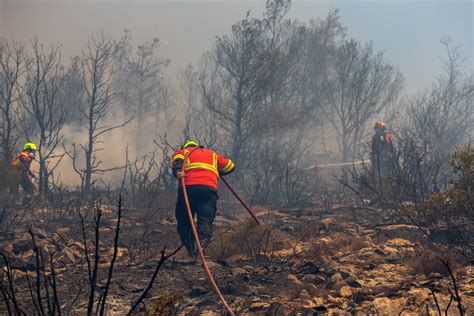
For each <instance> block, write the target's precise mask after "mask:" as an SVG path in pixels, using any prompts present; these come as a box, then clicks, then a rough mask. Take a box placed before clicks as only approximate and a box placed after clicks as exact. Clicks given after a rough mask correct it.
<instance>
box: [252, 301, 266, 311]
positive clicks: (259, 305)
mask: <svg viewBox="0 0 474 316" xmlns="http://www.w3.org/2000/svg"><path fill="white" fill-rule="evenodd" d="M267 307H270V303H268V302H261V301H258V302H253V303H252V304H250V310H253V311H255V310H259V309H263V308H267Z"/></svg>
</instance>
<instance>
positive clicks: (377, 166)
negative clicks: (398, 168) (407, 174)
mask: <svg viewBox="0 0 474 316" xmlns="http://www.w3.org/2000/svg"><path fill="white" fill-rule="evenodd" d="M371 151H372V152H371V163H372V172H374V173H380V174H381V175H384V176H385V175H388V173H389V172H390V170H392V168H393V167H394V164H395V160H396V153H395V147H394V145H393V139H392V134H391V133H390V132H388V131H387V126H386V125H385V122H383V121H378V122H376V123H375V126H374V135H373V137H372V147H371Z"/></svg>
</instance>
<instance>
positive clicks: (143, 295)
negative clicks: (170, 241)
mask: <svg viewBox="0 0 474 316" xmlns="http://www.w3.org/2000/svg"><path fill="white" fill-rule="evenodd" d="M182 247H183V245H181V246H179V247H178V248H177V249H176V250H175V251H173V252H172V253H170V254H169V255H166V254H165V252H166V246H165V247H163V249H162V250H161V258H160V261H159V262H158V264H157V265H156V268H155V272H154V273H153V276H152V277H151V279H150V282H149V283H148V286H147V287H146V289H145V290H144V291H143V293H142V294H141V295H140V297H139V298H138V300H136V301H135V302H134V303H133V304H132V307H131V308H130V310H129V311H128V313H127V316H130V315H131V314H132V312H133V311H134V310H135V309H136V308H137V307H138V305H140V303H141V302H142V301H143V299H144V298H145V297H146V296H147V295H148V292H149V291H150V290H151V287H152V286H153V282H154V281H155V278H156V276H157V275H158V271H160V269H161V266H162V265H163V263H164V262H165V261H166V260H168V258H170V257H172V256H174V255H175V254H176V253H177V252H178V251H180V250H181V248H182Z"/></svg>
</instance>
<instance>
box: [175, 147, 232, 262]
mask: <svg viewBox="0 0 474 316" xmlns="http://www.w3.org/2000/svg"><path fill="white" fill-rule="evenodd" d="M186 155H188V156H187V160H186V162H185V161H184V159H185V156H186ZM183 163H185V166H184V170H185V171H184V172H182V166H183ZM172 168H173V174H174V176H175V177H176V178H177V179H178V180H180V179H181V178H182V177H184V179H185V184H186V192H187V194H188V198H189V203H190V206H191V212H192V214H193V216H195V214H196V215H197V232H198V236H199V240H200V242H201V246H202V247H203V248H204V249H205V248H206V247H207V246H208V245H209V242H210V240H211V236H212V223H213V221H214V217H215V216H216V211H217V207H216V203H217V199H218V196H217V180H218V178H219V176H225V175H228V174H230V173H231V172H232V171H234V169H235V165H234V163H233V162H232V161H231V160H230V159H227V158H225V157H223V156H222V155H220V154H218V153H216V152H214V151H212V150H210V149H206V148H204V147H202V146H200V145H199V144H198V143H197V142H195V141H192V140H191V141H188V142H186V143H185V144H184V145H183V147H182V148H181V149H180V150H178V151H176V152H175V153H174V155H173V158H172ZM176 220H177V221H178V233H179V235H180V237H181V241H182V242H183V244H184V246H185V247H186V250H187V251H188V254H189V256H190V257H192V258H195V257H196V255H197V254H198V252H197V246H196V243H195V240H194V235H193V232H192V228H191V223H190V221H189V216H188V212H187V209H186V202H185V200H184V194H183V188H182V186H181V181H180V183H179V188H178V200H177V202H176Z"/></svg>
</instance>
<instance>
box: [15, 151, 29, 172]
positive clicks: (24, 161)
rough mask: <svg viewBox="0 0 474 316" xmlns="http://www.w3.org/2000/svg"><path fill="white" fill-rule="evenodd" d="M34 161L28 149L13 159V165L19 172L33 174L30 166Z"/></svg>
mask: <svg viewBox="0 0 474 316" xmlns="http://www.w3.org/2000/svg"><path fill="white" fill-rule="evenodd" d="M32 161H33V159H32V158H31V157H30V153H29V152H28V151H22V152H21V153H19V154H17V155H16V156H15V158H14V159H13V167H14V168H15V170H16V171H18V173H20V174H22V175H28V174H31V170H30V167H31V162H32Z"/></svg>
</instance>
